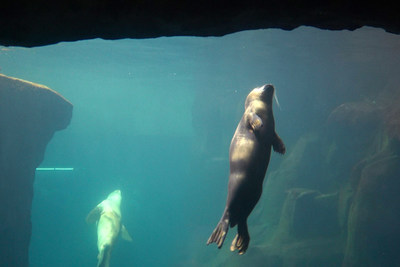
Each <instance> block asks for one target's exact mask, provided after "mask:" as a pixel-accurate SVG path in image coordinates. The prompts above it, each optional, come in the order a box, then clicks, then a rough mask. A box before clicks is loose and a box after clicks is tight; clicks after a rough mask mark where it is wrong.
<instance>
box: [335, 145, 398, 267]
mask: <svg viewBox="0 0 400 267" xmlns="http://www.w3.org/2000/svg"><path fill="white" fill-rule="evenodd" d="M394 147H396V145H395V144H390V145H387V149H385V150H383V151H381V152H380V153H377V154H376V155H374V156H372V157H370V158H367V159H365V160H363V161H362V162H360V164H358V165H357V167H356V168H355V170H354V172H355V173H356V175H355V176H357V174H358V175H359V177H358V179H354V180H353V181H352V186H353V188H354V191H355V196H354V201H353V203H352V205H351V208H350V212H349V218H348V229H347V245H346V249H345V258H344V263H343V266H344V267H353V266H371V267H372V266H388V267H390V266H393V267H394V266H400V247H399V243H400V227H399V221H400V194H399V191H400V179H399V178H400V156H399V154H398V153H397V152H395V151H393V148H394Z"/></svg>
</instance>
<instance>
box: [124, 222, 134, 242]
mask: <svg viewBox="0 0 400 267" xmlns="http://www.w3.org/2000/svg"><path fill="white" fill-rule="evenodd" d="M121 237H122V239H124V240H126V241H129V242H132V237H131V235H130V234H129V233H128V230H126V228H125V225H122V226H121Z"/></svg>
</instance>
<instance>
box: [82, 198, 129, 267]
mask: <svg viewBox="0 0 400 267" xmlns="http://www.w3.org/2000/svg"><path fill="white" fill-rule="evenodd" d="M121 199H122V197H121V191H120V190H115V191H114V192H112V193H111V194H109V195H108V197H107V198H106V199H105V200H103V201H102V202H101V203H100V204H98V205H97V206H96V207H95V208H94V209H93V210H92V211H91V212H90V213H89V214H88V216H87V217H86V222H87V223H88V224H91V223H94V222H97V248H98V250H99V255H98V256H97V259H98V263H97V267H108V266H110V257H111V251H112V249H113V247H114V244H115V241H116V240H117V237H118V236H119V235H121V237H122V238H123V239H125V240H127V241H132V238H131V236H130V235H129V233H128V231H127V230H126V228H125V226H124V225H122V224H121V209H120V206H121Z"/></svg>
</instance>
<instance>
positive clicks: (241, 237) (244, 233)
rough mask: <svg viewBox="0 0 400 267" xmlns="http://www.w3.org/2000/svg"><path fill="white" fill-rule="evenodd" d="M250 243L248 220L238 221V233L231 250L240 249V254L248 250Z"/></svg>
mask: <svg viewBox="0 0 400 267" xmlns="http://www.w3.org/2000/svg"><path fill="white" fill-rule="evenodd" d="M249 243H250V235H249V231H248V230H247V222H244V223H238V233H237V235H236V236H235V239H233V241H232V245H231V251H235V250H236V249H237V250H239V255H242V254H244V253H245V252H246V250H247V248H248V247H249Z"/></svg>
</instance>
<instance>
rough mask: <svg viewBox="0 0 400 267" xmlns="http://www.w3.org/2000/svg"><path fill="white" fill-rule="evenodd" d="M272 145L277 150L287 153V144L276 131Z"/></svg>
mask: <svg viewBox="0 0 400 267" xmlns="http://www.w3.org/2000/svg"><path fill="white" fill-rule="evenodd" d="M272 147H273V149H274V151H275V152H278V153H280V154H285V152H286V147H285V144H284V143H283V141H282V139H281V138H280V137H279V135H278V134H277V133H276V132H275V133H274V137H273V139H272Z"/></svg>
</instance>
